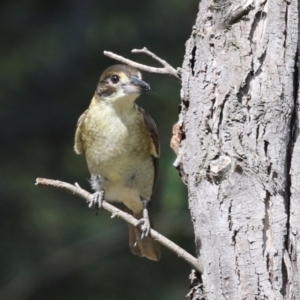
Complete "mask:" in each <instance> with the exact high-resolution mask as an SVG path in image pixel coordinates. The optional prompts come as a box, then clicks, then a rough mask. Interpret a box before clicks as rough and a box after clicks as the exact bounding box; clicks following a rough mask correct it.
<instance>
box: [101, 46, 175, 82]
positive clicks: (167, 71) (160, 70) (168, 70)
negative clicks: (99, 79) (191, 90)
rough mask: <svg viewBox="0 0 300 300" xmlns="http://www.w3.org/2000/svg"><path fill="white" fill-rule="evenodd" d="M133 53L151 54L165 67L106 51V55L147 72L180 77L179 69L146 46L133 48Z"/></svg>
mask: <svg viewBox="0 0 300 300" xmlns="http://www.w3.org/2000/svg"><path fill="white" fill-rule="evenodd" d="M131 52H132V53H145V54H147V55H149V56H151V57H152V58H153V59H155V60H157V61H158V62H159V63H161V64H162V65H163V66H164V67H163V68H155V67H150V66H146V65H143V64H139V63H137V62H134V61H132V60H130V59H127V58H124V57H123V56H120V55H117V54H115V53H113V52H109V51H104V52H103V53H104V55H106V56H108V57H110V58H112V59H115V60H118V61H120V62H122V63H124V64H127V65H129V66H131V67H134V68H137V69H140V70H142V71H146V72H150V73H156V74H167V75H172V76H174V77H176V78H178V79H180V76H179V75H178V71H177V70H175V69H174V68H173V67H172V66H171V65H170V64H168V63H167V62H166V61H165V60H163V59H161V58H159V57H158V56H157V55H155V54H154V53H152V52H151V51H149V50H148V49H147V48H146V47H144V48H143V49H133V50H132V51H131Z"/></svg>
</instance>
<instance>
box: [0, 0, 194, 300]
mask: <svg viewBox="0 0 300 300" xmlns="http://www.w3.org/2000/svg"><path fill="white" fill-rule="evenodd" d="M197 6H198V1H192V0H185V1H181V0H173V1H167V0H152V1H137V0H127V1H122V0H112V1H104V0H102V1H101V0H100V1H99V0H98V1H96V0H92V1H78V0H77V1H76V0H73V1H70V0H69V1H66V0H65V1H57V0H52V1H49V0H44V1H38V0H27V1H25V0H23V1H21V0H19V1H8V0H3V1H1V4H0V7H1V9H0V16H1V18H0V26H1V30H0V34H1V47H0V65H1V69H0V83H1V89H0V99H1V110H0V125H1V133H0V134H1V148H0V151H1V155H0V170H1V173H0V174H1V180H0V193H1V201H0V223H1V226H0V238H1V247H0V251H1V255H0V260H1V271H0V284H1V285H0V299H3V300H4V299H5V300H19V299H22V300H24V299H56V300H59V299H64V300H65V299H72V300H75V299H89V300H92V299H115V300H119V299H144V300H147V299H158V300H159V299H163V300H168V299H183V298H184V296H185V294H186V293H187V291H188V286H189V282H188V274H189V269H190V267H189V266H188V265H187V264H186V263H184V262H183V261H181V260H180V259H178V258H177V257H176V256H175V255H174V254H172V253H170V252H169V251H167V250H165V249H163V251H162V260H161V261H160V262H159V263H154V262H151V261H148V260H146V259H142V258H138V257H135V256H133V255H132V254H131V253H130V250H129V247H128V245H127V244H128V241H127V225H126V224H125V223H123V222H122V221H120V220H111V219H110V216H109V215H108V214H107V213H106V212H101V213H100V215H99V216H98V217H95V216H94V215H93V213H92V212H91V211H90V210H89V209H88V208H87V205H86V204H85V203H84V202H83V201H82V200H80V199H77V198H74V197H72V196H71V195H66V194H64V193H62V192H58V191H55V190H52V189H46V188H40V187H35V186H34V182H35V178H36V177H46V178H53V179H60V180H64V181H67V182H70V183H74V182H78V183H79V184H80V185H81V186H82V187H84V188H86V189H88V190H89V185H88V182H87V180H86V178H88V177H89V174H88V170H87V167H86V164H85V160H84V157H82V156H76V155H75V153H74V152H73V137H74V132H75V126H76V122H77V119H78V117H79V116H80V114H81V113H82V112H83V111H84V110H85V109H86V108H87V106H88V105H89V102H90V99H91V97H92V95H93V93H94V90H95V87H96V83H97V81H98V78H99V76H100V74H101V72H102V71H103V70H104V69H105V68H106V67H108V66H109V65H112V64H114V63H116V62H115V61H112V60H110V59H109V58H107V57H105V56H104V55H103V50H109V51H113V52H115V53H117V54H121V55H124V56H125V57H127V58H130V59H134V60H136V61H139V62H144V63H148V64H150V65H157V62H155V61H153V60H151V59H150V58H149V57H145V56H143V55H142V54H135V55H133V54H131V49H133V48H141V47H144V46H145V47H147V48H148V49H150V50H151V51H153V52H154V53H156V54H157V55H159V56H160V57H162V58H163V59H165V60H167V61H168V62H169V63H170V64H171V65H173V66H174V67H178V66H181V63H182V60H183V55H184V45H185V41H186V40H187V39H188V37H189V35H190V32H191V29H192V26H193V24H194V22H195V18H196V14H197ZM144 79H145V81H147V82H149V83H150V84H151V87H152V93H151V94H150V95H145V96H143V97H141V99H139V100H138V103H139V105H141V106H142V107H144V108H145V109H146V110H147V111H148V112H149V113H150V114H151V115H152V116H153V118H154V119H155V121H156V123H157V125H158V128H159V132H160V138H161V149H162V156H161V167H160V177H159V181H158V183H157V185H156V188H155V194H154V196H153V201H152V207H151V209H152V215H153V219H154V223H155V228H156V229H157V230H158V231H160V232H161V233H163V234H165V235H167V236H168V237H169V238H171V239H172V240H174V241H175V242H176V243H178V244H179V245H181V246H182V247H184V248H186V249H187V250H188V251H190V252H191V253H193V249H194V246H193V232H192V225H191V221H190V216H189V211H188V208H187V197H186V190H185V187H184V185H183V184H182V182H181V179H180V178H179V176H178V172H177V171H176V170H175V169H174V167H173V166H172V163H173V161H174V160H175V155H174V154H173V153H172V151H171V150H170V148H169V141H170V138H171V131H172V125H173V123H175V122H176V120H177V115H178V104H179V91H180V84H179V82H178V81H177V80H176V79H174V78H170V77H167V76H162V75H153V74H145V73H144Z"/></svg>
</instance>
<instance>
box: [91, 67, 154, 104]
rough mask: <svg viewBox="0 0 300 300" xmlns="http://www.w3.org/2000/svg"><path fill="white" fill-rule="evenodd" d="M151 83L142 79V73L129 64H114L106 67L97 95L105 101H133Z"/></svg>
mask: <svg viewBox="0 0 300 300" xmlns="http://www.w3.org/2000/svg"><path fill="white" fill-rule="evenodd" d="M148 91H150V85H149V84H148V83H146V82H145V81H143V80H142V75H141V73H140V72H139V71H138V70H137V69H135V68H133V67H130V66H127V65H114V66H111V67H109V68H108V69H106V70H105V71H104V72H103V73H102V75H101V77H100V80H99V83H98V85H97V89H96V95H97V96H99V97H100V99H101V100H103V101H107V102H108V101H109V102H112V103H114V102H123V103H124V102H131V103H132V102H133V101H134V100H135V99H136V98H137V97H138V96H139V95H140V94H141V93H142V92H148Z"/></svg>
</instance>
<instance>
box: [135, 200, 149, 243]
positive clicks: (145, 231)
mask: <svg viewBox="0 0 300 300" xmlns="http://www.w3.org/2000/svg"><path fill="white" fill-rule="evenodd" d="M141 201H142V204H143V218H142V219H140V220H139V222H138V224H137V227H138V226H141V225H142V226H141V229H142V235H141V240H142V239H143V238H144V237H146V236H148V235H149V233H150V229H151V226H150V219H149V214H148V209H147V206H148V201H147V200H146V199H144V198H143V197H141Z"/></svg>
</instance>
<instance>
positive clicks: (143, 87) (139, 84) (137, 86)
mask: <svg viewBox="0 0 300 300" xmlns="http://www.w3.org/2000/svg"><path fill="white" fill-rule="evenodd" d="M149 91H150V85H149V84H148V83H146V82H145V81H143V80H141V79H139V78H137V77H135V76H131V77H130V83H129V84H128V85H126V86H124V92H125V93H126V94H140V93H142V92H149Z"/></svg>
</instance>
